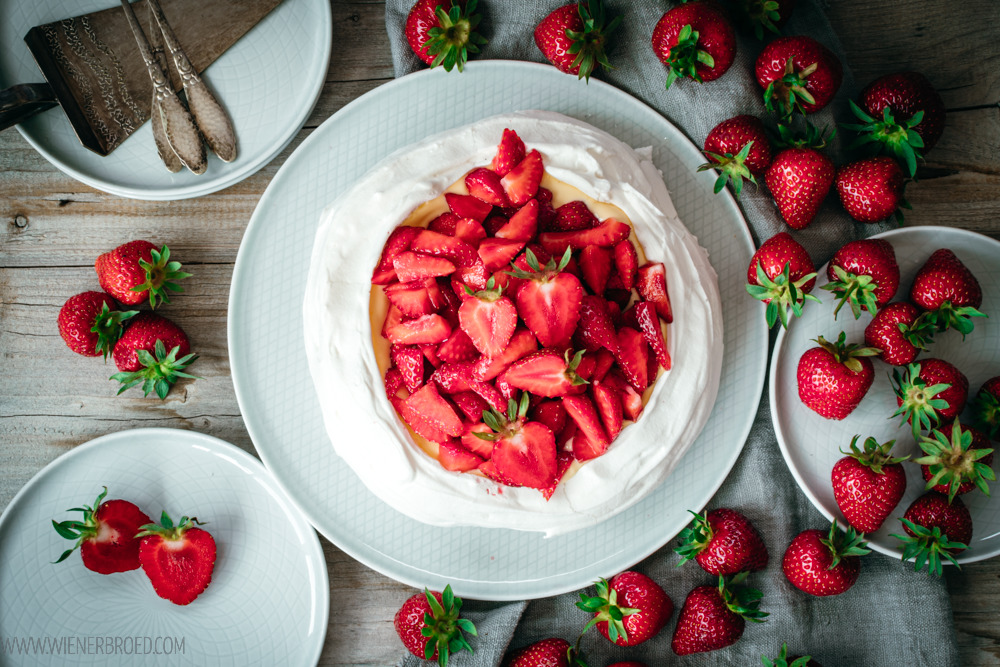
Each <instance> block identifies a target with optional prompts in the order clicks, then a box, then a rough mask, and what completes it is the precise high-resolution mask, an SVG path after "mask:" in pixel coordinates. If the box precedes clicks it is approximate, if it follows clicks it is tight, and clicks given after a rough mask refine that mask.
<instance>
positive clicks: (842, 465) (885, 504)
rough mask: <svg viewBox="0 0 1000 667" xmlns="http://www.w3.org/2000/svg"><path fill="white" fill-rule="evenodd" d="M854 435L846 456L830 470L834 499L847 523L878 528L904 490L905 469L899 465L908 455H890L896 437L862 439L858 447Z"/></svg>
mask: <svg viewBox="0 0 1000 667" xmlns="http://www.w3.org/2000/svg"><path fill="white" fill-rule="evenodd" d="M860 438H861V436H859V435H856V436H854V438H852V439H851V449H850V451H848V452H845V451H844V450H841V452H842V453H843V454H846V456H845V457H844V458H842V459H840V460H839V461H837V462H836V463H835V464H834V465H833V471H832V472H831V473H830V478H831V482H832V483H833V498H834V500H836V501H837V507H839V508H840V511H841V512H842V513H843V515H844V518H845V519H847V523H849V524H850V525H851V527H852V528H855V529H856V530H858V531H860V532H862V533H873V532H875V531H876V530H878V529H879V528H880V527H881V526H882V524H883V523H884V522H885V520H886V519H887V518H888V517H889V514H891V513H892V511H893V510H894V509H896V505H898V504H899V501H900V500H902V499H903V493H904V492H905V491H906V471H904V470H903V466H902V465H901V464H902V462H903V461H905V460H906V459H907V458H908V457H906V456H901V457H893V456H892V453H891V452H892V446H893V445H894V444H895V442H896V441H895V440H890V441H889V442H886V443H885V444H881V445H880V444H879V443H878V441H877V440H876V439H875V438H865V442H864V445H863V446H862V448H859V447H858V439H860Z"/></svg>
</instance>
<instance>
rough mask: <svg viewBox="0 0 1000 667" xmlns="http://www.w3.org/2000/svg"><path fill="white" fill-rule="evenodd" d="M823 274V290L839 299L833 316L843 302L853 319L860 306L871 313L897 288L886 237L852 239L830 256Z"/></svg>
mask: <svg viewBox="0 0 1000 667" xmlns="http://www.w3.org/2000/svg"><path fill="white" fill-rule="evenodd" d="M826 277H827V278H829V279H830V282H829V283H827V284H826V285H824V286H823V289H825V290H829V291H830V292H833V294H834V296H836V297H837V298H838V299H839V301H838V303H837V307H836V308H834V310H833V314H834V317H836V316H837V313H838V312H840V309H841V307H842V306H843V305H844V303H849V304H850V306H851V312H852V313H853V314H854V319H858V318H859V317H861V309H862V308H865V309H866V310H867V311H868V312H869V313H871V314H873V315H874V314H875V313H876V311H878V309H879V308H881V307H882V306H884V305H885V304H887V303H889V300H890V299H892V297H894V296H895V295H896V290H897V289H899V264H897V263H896V252H895V251H894V250H893V248H892V244H890V243H889V242H888V241H886V240H885V239H861V240H859V241H851V242H850V243H847V244H845V245H843V246H841V248H840V250H838V251H837V252H836V253H835V254H834V255H833V259H831V260H830V264H829V266H827V269H826Z"/></svg>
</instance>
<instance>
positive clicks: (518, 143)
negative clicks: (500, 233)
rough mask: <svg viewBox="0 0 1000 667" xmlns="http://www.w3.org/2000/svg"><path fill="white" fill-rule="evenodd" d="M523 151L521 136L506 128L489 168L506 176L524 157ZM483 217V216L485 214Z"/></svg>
mask: <svg viewBox="0 0 1000 667" xmlns="http://www.w3.org/2000/svg"><path fill="white" fill-rule="evenodd" d="M524 152H525V149H524V142H523V141H522V140H521V137H519V136H517V132H515V131H514V130H512V129H510V128H506V129H504V131H503V136H502V137H500V144H499V145H498V146H497V153H496V155H494V156H493V162H492V163H490V168H491V169H493V171H495V172H496V173H497V174H498V175H499V176H501V177H503V176H506V175H507V172H509V171H510V170H511V169H513V168H514V167H516V166H517V164H518V163H519V162H520V161H521V160H523V159H524ZM483 217H484V218H485V215H484V216H483ZM480 222H482V220H480Z"/></svg>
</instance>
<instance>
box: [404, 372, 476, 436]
mask: <svg viewBox="0 0 1000 667" xmlns="http://www.w3.org/2000/svg"><path fill="white" fill-rule="evenodd" d="M404 405H405V406H406V410H407V412H408V413H409V414H408V415H403V417H404V419H406V420H407V423H409V424H410V426H411V427H413V430H414V431H416V432H417V433H420V434H421V435H423V433H421V430H420V427H421V426H424V425H427V426H431V427H432V428H433V429H436V430H438V431H441V432H443V433H446V434H448V435H449V436H451V437H455V438H457V437H458V436H460V435H462V433H463V432H464V430H465V428H464V427H463V426H462V420H461V419H459V418H458V415H456V414H455V410H454V408H452V407H451V405H449V404H448V401H446V400H444V398H442V396H441V394H439V393H438V390H437V387H435V386H434V384H433V383H431V382H428V383H427V384H425V385H424V386H423V387H421V388H420V389H418V390H417V391H416V392H414V393H412V394H410V397H409V398H407V399H406V401H404ZM424 437H427V436H424Z"/></svg>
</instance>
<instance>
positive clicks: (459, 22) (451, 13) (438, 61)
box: [403, 0, 486, 72]
mask: <svg viewBox="0 0 1000 667" xmlns="http://www.w3.org/2000/svg"><path fill="white" fill-rule="evenodd" d="M476 4H477V0H465V1H464V2H462V1H458V2H456V0H450V1H449V0H417V2H416V3H414V5H413V7H411V8H410V13H409V14H407V15H406V23H405V24H404V25H403V33H404V35H405V36H406V41H407V43H408V44H409V45H410V48H411V49H413V52H414V53H415V54H417V57H418V58H420V59H421V60H422V61H424V62H425V63H427V64H428V65H430V66H431V67H437V66H438V65H441V66H443V67H444V69H445V71H446V72H450V71H451V70H452V68H453V67H458V71H459V72H461V71H462V68H463V67H464V66H465V61H466V58H467V55H468V54H469V53H479V47H480V46H483V45H484V44H486V40H485V39H483V37H481V36H480V35H479V34H478V33H477V32H476V27H477V26H478V25H479V20H480V18H481V17H480V15H479V14H477V13H476Z"/></svg>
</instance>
